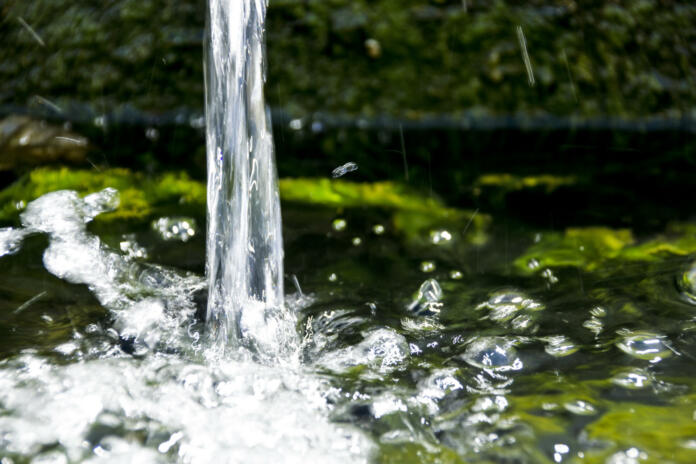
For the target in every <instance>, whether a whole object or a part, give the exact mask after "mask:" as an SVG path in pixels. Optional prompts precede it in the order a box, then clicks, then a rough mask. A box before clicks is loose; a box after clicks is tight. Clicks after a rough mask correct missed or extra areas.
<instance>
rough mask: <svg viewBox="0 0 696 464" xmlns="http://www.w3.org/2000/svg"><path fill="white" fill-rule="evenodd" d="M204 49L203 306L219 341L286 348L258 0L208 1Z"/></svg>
mask: <svg viewBox="0 0 696 464" xmlns="http://www.w3.org/2000/svg"><path fill="white" fill-rule="evenodd" d="M208 15H209V17H208V29H207V35H208V40H207V44H208V48H207V50H206V81H205V83H206V123H207V129H206V135H207V157H208V242H207V274H208V285H209V295H208V310H207V319H208V321H209V325H210V326H211V327H212V328H213V331H214V333H215V338H216V340H217V343H218V345H219V346H220V347H224V346H225V345H227V344H232V345H234V344H237V345H242V346H246V347H249V348H252V349H253V350H254V351H255V353H256V354H257V356H258V357H260V358H273V357H276V356H277V355H281V354H284V353H285V354H287V353H289V352H292V346H293V345H294V343H295V342H296V340H295V332H294V328H293V323H292V317H291V316H290V315H289V314H288V313H287V312H286V311H285V310H284V309H283V248H282V243H283V240H282V232H281V221H280V203H279V193H278V181H277V175H276V171H275V164H274V158H273V138H272V134H271V131H270V116H269V114H268V112H267V110H266V106H265V103H264V97H263V84H264V80H265V76H264V62H263V52H264V44H263V22H264V18H265V16H266V1H265V0H244V1H228V0H210V2H209V11H208Z"/></svg>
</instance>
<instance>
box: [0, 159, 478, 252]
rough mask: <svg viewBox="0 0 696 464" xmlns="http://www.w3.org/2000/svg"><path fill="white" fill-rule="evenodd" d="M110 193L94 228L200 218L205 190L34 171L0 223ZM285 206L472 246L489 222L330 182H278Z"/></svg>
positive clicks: (5, 206) (8, 197)
mask: <svg viewBox="0 0 696 464" xmlns="http://www.w3.org/2000/svg"><path fill="white" fill-rule="evenodd" d="M107 187H112V188H115V189H116V190H118V192H119V196H120V206H119V208H118V209H117V210H115V211H113V212H110V213H106V214H102V215H99V216H98V217H97V218H96V220H95V221H96V222H98V223H99V222H101V223H108V222H111V221H113V220H142V219H145V218H148V217H149V216H151V215H152V214H154V213H155V211H157V212H160V213H162V212H163V211H164V210H166V211H170V210H171V211H176V212H177V213H178V214H183V213H185V214H196V213H198V214H202V213H203V212H204V211H205V199H206V188H205V185H204V184H203V183H202V182H199V181H197V180H193V179H191V178H190V177H189V176H188V175H187V174H186V173H185V172H168V173H164V174H160V175H157V176H148V175H145V174H143V173H141V172H134V171H130V170H128V169H123V168H114V169H105V170H101V171H95V170H71V169H69V168H60V169H52V168H38V169H35V170H33V171H31V172H30V173H28V174H27V175H25V176H23V177H22V178H20V179H19V180H18V181H17V182H15V183H14V184H12V185H11V186H9V187H8V188H6V189H5V190H3V191H2V192H0V220H1V221H8V222H9V221H13V220H15V219H16V217H17V214H18V213H19V211H20V210H21V209H22V208H23V206H24V205H26V204H27V203H28V202H30V201H31V200H33V199H35V198H38V197H39V196H41V195H43V194H45V193H48V192H52V191H55V190H65V189H68V190H75V191H77V192H78V193H79V194H80V195H87V194H89V193H92V192H95V191H99V190H102V189H104V188H107ZM280 195H281V199H282V200H283V201H284V202H288V203H295V204H304V205H315V206H317V207H323V208H333V209H336V210H339V211H341V210H344V209H363V210H364V209H366V208H372V209H379V210H381V211H384V212H385V213H387V214H388V215H391V217H392V222H393V225H394V228H395V229H396V230H398V231H400V232H402V233H403V234H405V235H406V236H407V237H409V238H414V237H421V236H423V233H424V232H427V231H429V230H430V229H432V228H433V227H436V226H443V225H450V226H456V227H460V228H463V229H468V230H470V231H471V234H470V237H471V240H472V241H473V242H478V243H481V242H483V241H485V237H486V236H485V233H484V231H485V229H486V227H487V226H488V225H489V223H490V217H489V216H487V215H484V214H477V213H476V212H471V211H465V210H460V209H456V208H450V207H447V206H446V205H444V204H443V203H442V202H441V201H439V200H438V199H436V198H434V197H429V196H424V195H421V194H419V193H418V192H417V191H415V190H413V189H410V188H408V187H406V186H404V185H401V184H398V183H394V182H374V183H355V182H347V181H343V180H329V179H306V178H301V179H282V180H281V181H280Z"/></svg>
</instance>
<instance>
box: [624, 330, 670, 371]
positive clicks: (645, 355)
mask: <svg viewBox="0 0 696 464" xmlns="http://www.w3.org/2000/svg"><path fill="white" fill-rule="evenodd" d="M664 338H665V337H664V336H663V335H657V334H654V333H650V332H633V333H629V334H627V335H625V336H624V337H623V338H622V339H621V340H619V341H618V342H616V346H617V347H618V348H619V349H620V350H621V351H623V352H624V353H626V354H629V355H631V356H633V357H634V358H638V359H645V360H647V361H650V362H651V363H656V362H659V361H661V360H663V359H665V358H669V357H670V356H672V354H674V353H673V352H672V350H671V349H670V347H669V346H668V345H667V343H666V342H665V341H663V340H664Z"/></svg>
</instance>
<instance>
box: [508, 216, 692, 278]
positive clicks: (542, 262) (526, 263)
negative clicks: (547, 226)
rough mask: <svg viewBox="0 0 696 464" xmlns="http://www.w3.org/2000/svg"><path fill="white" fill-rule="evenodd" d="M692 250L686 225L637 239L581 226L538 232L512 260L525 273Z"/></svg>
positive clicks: (592, 267) (591, 266) (589, 267)
mask: <svg viewBox="0 0 696 464" xmlns="http://www.w3.org/2000/svg"><path fill="white" fill-rule="evenodd" d="M693 253H696V235H694V233H693V231H692V229H691V227H690V226H686V225H682V226H678V225H675V226H671V227H670V228H668V231H667V233H665V234H662V235H658V236H657V237H654V238H652V239H650V240H647V241H643V242H640V243H637V241H636V239H635V238H634V236H633V233H632V232H631V231H630V230H628V229H610V228H606V227H585V228H569V229H566V230H565V232H564V233H559V232H547V233H545V234H543V235H541V236H540V239H539V241H538V242H537V243H534V244H533V245H531V246H530V247H529V248H528V249H527V250H526V251H525V252H524V253H523V254H522V255H521V256H519V257H518V258H517V259H516V260H515V262H514V264H515V267H516V268H517V270H518V271H520V272H522V273H525V274H529V273H532V272H535V271H536V270H537V269H544V268H549V267H577V268H580V269H583V270H587V271H593V270H596V269H598V268H600V267H601V266H602V265H605V264H607V263H609V262H614V263H618V262H640V261H645V262H652V261H658V260H660V259H663V258H667V257H670V256H688V255H691V254H693ZM531 263H534V265H531Z"/></svg>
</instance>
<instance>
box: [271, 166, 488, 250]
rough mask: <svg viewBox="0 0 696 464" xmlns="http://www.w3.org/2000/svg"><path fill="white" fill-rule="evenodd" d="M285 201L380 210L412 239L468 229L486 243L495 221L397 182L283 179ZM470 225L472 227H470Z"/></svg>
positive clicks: (470, 235)
mask: <svg viewBox="0 0 696 464" xmlns="http://www.w3.org/2000/svg"><path fill="white" fill-rule="evenodd" d="M280 196H281V198H282V199H283V201H289V202H297V203H308V204H315V205H321V206H327V207H335V208H380V209H384V210H388V211H390V212H392V213H393V214H392V222H393V225H394V228H395V229H396V230H398V231H400V232H402V233H404V234H405V235H406V236H407V237H409V238H416V237H421V236H422V235H423V233H424V232H427V231H430V230H431V229H433V228H435V227H447V226H448V227H455V228H459V229H464V228H467V229H468V231H469V232H470V234H469V237H470V240H471V241H472V242H473V243H482V242H483V241H485V233H484V231H485V229H486V227H487V226H488V225H489V224H490V222H491V218H490V216H487V215H485V214H477V213H476V212H472V211H465V210H460V209H455V208H449V207H447V206H445V205H444V204H443V203H442V202H441V201H439V200H437V199H436V198H434V197H427V196H423V195H421V194H419V193H418V192H416V191H414V190H412V189H409V188H408V187H406V186H404V185H402V184H398V183H394V182H374V183H355V182H348V181H343V180H330V179H281V181H280ZM467 225H468V226H467Z"/></svg>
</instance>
